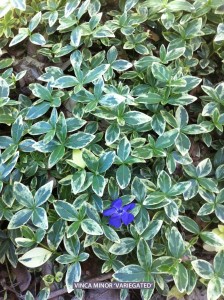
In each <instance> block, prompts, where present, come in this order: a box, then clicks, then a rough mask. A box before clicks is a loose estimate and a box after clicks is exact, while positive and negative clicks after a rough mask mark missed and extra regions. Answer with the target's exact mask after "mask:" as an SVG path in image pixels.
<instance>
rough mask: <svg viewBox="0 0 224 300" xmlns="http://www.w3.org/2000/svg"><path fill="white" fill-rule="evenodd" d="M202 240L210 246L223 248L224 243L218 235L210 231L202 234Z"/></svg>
mask: <svg viewBox="0 0 224 300" xmlns="http://www.w3.org/2000/svg"><path fill="white" fill-rule="evenodd" d="M200 238H201V239H202V240H203V241H204V242H205V243H206V244H208V245H209V246H213V247H223V246H224V241H223V239H221V237H219V236H218V235H217V234H215V233H213V232H210V231H203V232H201V233H200Z"/></svg>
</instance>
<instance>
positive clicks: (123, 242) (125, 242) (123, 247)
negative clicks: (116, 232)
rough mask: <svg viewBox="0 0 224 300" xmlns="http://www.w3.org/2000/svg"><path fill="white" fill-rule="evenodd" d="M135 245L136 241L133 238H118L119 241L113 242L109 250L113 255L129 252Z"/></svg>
mask: <svg viewBox="0 0 224 300" xmlns="http://www.w3.org/2000/svg"><path fill="white" fill-rule="evenodd" d="M135 246H136V241H135V240H134V239H133V238H123V239H120V242H119V243H115V244H113V245H112V246H111V247H110V249H109V252H110V253H112V254H115V255H124V254H127V253H129V252H131V251H132V250H133V249H134V248H135Z"/></svg>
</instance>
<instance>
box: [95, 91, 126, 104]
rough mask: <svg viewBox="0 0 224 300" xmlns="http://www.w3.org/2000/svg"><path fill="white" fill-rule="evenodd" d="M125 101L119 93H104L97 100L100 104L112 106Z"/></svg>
mask: <svg viewBox="0 0 224 300" xmlns="http://www.w3.org/2000/svg"><path fill="white" fill-rule="evenodd" d="M124 101H125V97H124V96H122V95H119V94H115V93H110V94H105V95H104V96H103V97H102V98H101V99H100V101H99V103H100V104H101V105H104V106H108V107H114V106H118V105H119V104H120V103H122V102H124Z"/></svg>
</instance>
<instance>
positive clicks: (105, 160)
mask: <svg viewBox="0 0 224 300" xmlns="http://www.w3.org/2000/svg"><path fill="white" fill-rule="evenodd" d="M114 159H115V152H114V151H108V152H105V153H104V154H102V155H101V156H100V159H99V162H98V172H99V173H104V172H106V171H107V170H108V169H109V168H110V167H111V166H112V164H113V162H114Z"/></svg>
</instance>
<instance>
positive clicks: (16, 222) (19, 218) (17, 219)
mask: <svg viewBox="0 0 224 300" xmlns="http://www.w3.org/2000/svg"><path fill="white" fill-rule="evenodd" d="M32 213H33V212H32V210H30V209H22V210H20V211H18V212H17V213H15V214H14V215H13V217H12V218H11V220H10V222H9V225H8V229H16V228H19V227H21V226H22V225H24V224H26V223H27V222H28V221H29V219H30V218H31V216H32Z"/></svg>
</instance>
